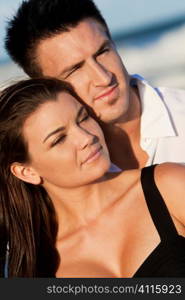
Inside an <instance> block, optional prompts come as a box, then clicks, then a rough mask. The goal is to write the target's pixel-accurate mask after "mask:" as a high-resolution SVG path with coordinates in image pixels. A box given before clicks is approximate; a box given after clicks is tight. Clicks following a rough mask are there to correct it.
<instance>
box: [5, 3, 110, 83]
mask: <svg viewBox="0 0 185 300" xmlns="http://www.w3.org/2000/svg"><path fill="white" fill-rule="evenodd" d="M86 18H93V19H95V20H96V21H98V22H99V23H100V24H102V25H103V26H104V27H105V30H106V32H107V34H108V36H109V37H110V33H109V29H108V27H107V24H106V22H105V20H104V18H103V17H102V15H101V13H100V11H99V10H98V8H97V7H96V5H95V4H94V2H93V1H92V0H28V1H23V2H22V4H21V5H20V7H19V8H18V10H17V13H16V15H15V16H14V17H13V18H12V20H10V21H9V23H8V26H7V35H6V40H5V47H6V50H7V51H8V53H9V55H10V56H11V58H12V59H13V60H14V61H15V62H16V63H17V64H18V65H19V66H20V67H22V68H23V70H24V71H25V72H26V73H27V74H28V75H29V76H31V77H38V76H42V71H41V69H40V68H39V65H38V63H37V59H36V53H35V52H36V48H37V45H38V43H39V42H40V41H41V40H43V39H46V38H49V37H52V36H54V35H56V34H58V33H61V32H67V31H69V30H70V28H73V27H75V26H77V25H78V24H79V22H81V21H83V20H84V19H86Z"/></svg>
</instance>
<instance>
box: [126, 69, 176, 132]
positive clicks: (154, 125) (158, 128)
mask: <svg viewBox="0 0 185 300" xmlns="http://www.w3.org/2000/svg"><path fill="white" fill-rule="evenodd" d="M131 85H137V87H138V91H139V95H140V99H141V109H142V115H141V138H159V137H167V136H176V133H175V130H174V129H173V126H172V123H171V121H170V117H169V115H168V111H167V108H166V107H165V104H164V102H163V99H162V97H161V95H160V94H159V92H158V91H157V89H154V88H153V87H152V86H150V85H149V84H148V83H147V81H146V80H145V79H144V78H142V77H141V76H140V75H137V74H134V75H132V76H131Z"/></svg>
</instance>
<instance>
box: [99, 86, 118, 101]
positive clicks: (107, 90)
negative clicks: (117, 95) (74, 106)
mask: <svg viewBox="0 0 185 300" xmlns="http://www.w3.org/2000/svg"><path fill="white" fill-rule="evenodd" d="M117 86H118V85H117V84H116V85H114V86H112V87H110V88H107V89H106V90H105V91H104V92H103V93H101V94H99V95H98V96H97V97H96V98H94V100H95V101H96V100H100V99H102V98H105V97H107V96H111V94H112V93H113V92H114V90H115V89H116V88H117Z"/></svg>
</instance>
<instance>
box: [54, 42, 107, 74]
mask: <svg viewBox="0 0 185 300" xmlns="http://www.w3.org/2000/svg"><path fill="white" fill-rule="evenodd" d="M110 44H111V41H110V40H109V39H107V40H105V41H103V43H102V44H101V46H100V47H99V49H98V50H97V51H96V52H95V53H94V54H93V57H96V56H98V55H99V53H100V52H101V51H102V50H103V49H104V48H105V47H106V46H109V45H110ZM84 62H85V61H84V60H81V61H79V62H78V63H76V64H74V65H71V66H68V67H66V68H65V69H64V70H62V72H61V73H60V74H59V77H60V76H65V74H66V75H67V74H68V73H70V72H71V71H73V70H75V69H77V68H79V67H81V66H83V64H84Z"/></svg>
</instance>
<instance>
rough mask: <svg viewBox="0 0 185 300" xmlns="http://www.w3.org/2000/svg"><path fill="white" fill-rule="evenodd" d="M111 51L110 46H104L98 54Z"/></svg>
mask: <svg viewBox="0 0 185 300" xmlns="http://www.w3.org/2000/svg"><path fill="white" fill-rule="evenodd" d="M109 51H110V48H104V49H102V50H100V52H99V53H98V55H101V54H103V53H106V52H109Z"/></svg>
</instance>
